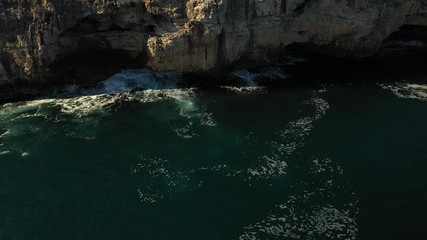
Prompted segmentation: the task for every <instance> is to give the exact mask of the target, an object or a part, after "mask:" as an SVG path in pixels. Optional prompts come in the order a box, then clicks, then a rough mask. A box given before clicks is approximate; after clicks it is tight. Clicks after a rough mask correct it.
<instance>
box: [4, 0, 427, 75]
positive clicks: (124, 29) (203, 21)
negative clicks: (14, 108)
mask: <svg viewBox="0 0 427 240" xmlns="http://www.w3.org/2000/svg"><path fill="white" fill-rule="evenodd" d="M404 24H412V25H419V26H427V0H167V1H166V0H3V1H0V33H1V34H0V82H1V83H15V82H17V81H18V80H24V81H30V82H31V81H32V82H37V81H44V80H47V79H52V77H53V76H60V75H58V72H61V71H66V72H68V73H69V75H71V77H73V76H74V77H76V78H78V77H82V76H84V75H85V73H90V72H91V71H92V73H93V74H96V72H95V73H94V70H93V69H91V68H90V67H88V68H87V69H83V70H82V69H80V68H79V67H75V69H73V66H74V65H75V64H77V65H78V63H84V64H80V67H81V66H84V65H85V64H86V63H88V62H89V63H91V64H95V65H96V62H99V64H100V65H103V64H104V63H105V64H106V65H105V67H104V68H107V69H114V68H115V67H126V66H139V67H144V66H146V67H151V68H153V69H155V70H175V71H181V72H206V71H211V70H221V69H224V68H225V67H227V66H230V65H231V64H233V63H235V62H236V61H239V60H242V59H245V60H251V61H253V62H257V61H258V62H266V61H269V60H271V59H272V58H273V57H274V55H275V54H277V53H278V52H280V51H279V50H283V49H285V48H286V46H288V45H290V44H292V43H307V44H309V45H311V46H313V47H315V48H317V49H319V50H321V51H324V52H327V53H329V54H334V55H339V56H347V55H355V56H365V55H370V54H372V53H374V52H375V51H376V50H377V49H378V48H379V46H380V45H381V43H382V42H383V41H384V39H386V38H387V37H388V36H389V35H390V34H391V33H393V32H395V31H397V30H398V29H399V28H400V27H401V26H402V25H404ZM110 53H111V54H110ZM118 56H120V57H118ZM113 63H114V64H113ZM89 65H90V64H89ZM79 71H83V72H84V73H79Z"/></svg>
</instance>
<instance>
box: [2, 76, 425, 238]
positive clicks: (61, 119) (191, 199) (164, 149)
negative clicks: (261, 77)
mask: <svg viewBox="0 0 427 240" xmlns="http://www.w3.org/2000/svg"><path fill="white" fill-rule="evenodd" d="M247 74H248V72H243V75H244V76H242V72H240V73H238V74H236V75H238V76H240V77H244V80H245V81H246V84H245V85H244V86H240V87H239V86H234V87H231V86H230V87H220V86H211V88H209V89H199V88H192V87H185V86H182V85H180V84H179V81H177V80H176V79H179V76H176V75H174V74H170V73H165V74H164V75H161V76H159V75H156V74H155V73H152V72H150V71H147V70H134V71H124V72H123V73H120V74H118V75H116V76H113V77H112V78H111V79H109V80H107V81H105V82H103V83H101V84H100V85H99V86H97V87H91V88H83V87H79V86H76V85H70V86H69V87H67V88H65V89H61V90H59V91H58V92H57V93H55V94H53V96H55V97H51V98H44V99H41V100H34V101H27V102H18V103H8V104H4V105H3V106H2V107H1V108H0V239H242V240H243V239H245V240H246V239H411V238H412V239H415V238H416V237H419V236H422V234H424V233H425V227H426V226H427V220H426V219H427V204H426V203H427V192H426V189H427V174H426V171H427V151H426V144H427V138H426V136H427V127H426V124H425V123H426V122H427V85H426V84H421V83H417V84H415V83H413V84H411V83H407V82H396V83H382V84H359V85H351V84H307V85H303V86H281V87H259V86H257V85H256V83H255V82H253V81H254V80H253V79H252V78H250V77H249V78H248V77H247ZM249 75H250V74H249ZM275 77H276V78H280V74H279V75H277V73H276V75H275ZM282 78H283V79H282V81H283V80H284V79H285V77H282ZM248 81H249V82H248ZM142 89H145V90H142ZM417 239H418V238H417Z"/></svg>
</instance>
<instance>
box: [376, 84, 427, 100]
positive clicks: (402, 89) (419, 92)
mask: <svg viewBox="0 0 427 240" xmlns="http://www.w3.org/2000/svg"><path fill="white" fill-rule="evenodd" d="M379 86H380V87H381V88H383V89H385V90H389V91H392V92H393V93H394V95H396V96H398V97H400V98H407V99H417V100H422V101H427V85H426V84H409V83H395V84H379Z"/></svg>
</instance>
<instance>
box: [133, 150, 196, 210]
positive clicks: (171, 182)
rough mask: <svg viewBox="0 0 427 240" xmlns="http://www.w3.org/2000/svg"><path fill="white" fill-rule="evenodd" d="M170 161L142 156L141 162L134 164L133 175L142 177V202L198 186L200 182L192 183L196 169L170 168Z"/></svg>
mask: <svg viewBox="0 0 427 240" xmlns="http://www.w3.org/2000/svg"><path fill="white" fill-rule="evenodd" d="M170 169H171V166H170V162H169V161H168V160H165V159H162V158H158V157H143V156H141V161H140V163H138V164H136V165H135V166H132V167H131V169H130V172H131V174H132V175H136V176H138V177H140V181H141V184H140V187H139V188H138V189H137V194H138V197H139V199H140V201H141V202H144V203H155V202H157V201H160V200H162V199H166V198H172V197H174V196H176V194H177V193H179V192H182V191H185V190H187V189H188V188H190V189H191V188H192V189H191V190H194V189H195V188H198V187H199V186H200V182H197V183H194V184H191V181H190V180H191V176H192V174H193V173H194V170H182V171H181V170H175V171H172V170H170Z"/></svg>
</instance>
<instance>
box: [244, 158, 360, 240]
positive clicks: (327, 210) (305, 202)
mask: <svg viewBox="0 0 427 240" xmlns="http://www.w3.org/2000/svg"><path fill="white" fill-rule="evenodd" d="M309 163H311V170H312V171H310V172H307V173H306V174H305V175H302V176H300V177H301V182H300V183H298V184H296V185H294V186H291V187H290V189H289V190H288V192H290V195H289V196H288V198H287V201H285V202H284V203H282V204H278V205H276V206H275V207H274V208H273V209H272V211H271V212H270V213H268V214H267V216H266V217H265V219H263V220H261V221H259V222H256V223H254V224H250V225H249V226H247V227H245V228H244V231H243V233H242V234H241V235H240V237H239V239H241V240H248V239H271V238H280V239H356V237H357V232H358V228H357V222H356V219H357V215H358V212H359V209H358V207H357V206H358V201H357V199H356V196H355V194H354V192H352V190H351V189H352V186H351V185H350V184H349V183H348V182H347V181H345V180H344V179H343V173H342V169H341V168H340V167H339V166H337V165H335V164H334V163H333V161H331V160H330V159H329V158H327V157H319V158H314V159H312V160H310V161H309ZM337 182H338V183H337ZM337 193H339V194H342V195H343V196H344V197H345V199H346V200H345V201H344V203H340V204H333V203H334V202H335V201H334V199H335V198H336V194H337Z"/></svg>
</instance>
